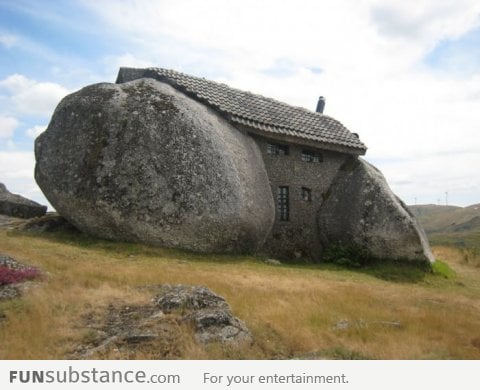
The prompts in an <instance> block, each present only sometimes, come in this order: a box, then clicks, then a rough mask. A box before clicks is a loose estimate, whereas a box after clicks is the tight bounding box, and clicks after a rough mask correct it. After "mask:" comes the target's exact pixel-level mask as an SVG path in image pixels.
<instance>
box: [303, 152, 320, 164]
mask: <svg viewBox="0 0 480 390" xmlns="http://www.w3.org/2000/svg"><path fill="white" fill-rule="evenodd" d="M302 161H305V162H314V163H318V162H322V161H323V156H322V154H321V153H319V152H314V151H312V150H302Z"/></svg>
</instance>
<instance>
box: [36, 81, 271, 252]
mask: <svg viewBox="0 0 480 390" xmlns="http://www.w3.org/2000/svg"><path fill="white" fill-rule="evenodd" d="M35 157H36V167H35V179H36V181H37V183H38V185H39V186H40V188H41V189H42V191H43V193H44V194H45V196H46V197H47V199H48V200H49V202H50V203H51V204H52V206H53V207H54V208H55V209H56V210H57V211H58V212H59V214H60V215H62V216H63V217H65V218H66V219H67V220H68V221H69V222H71V223H72V224H73V225H75V226H76V227H77V228H78V229H80V230H82V231H83V232H85V233H88V234H91V235H94V236H97V237H101V238H105V239H112V240H123V241H133V242H143V243H148V244H155V245H161V246H166V247H175V248H183V249H188V250H194V251H200V252H223V253H251V252H254V251H255V250H256V249H257V248H258V247H260V246H261V245H262V244H263V242H264V240H265V238H266V236H267V234H268V233H269V231H270V229H271V227H272V224H273V220H274V213H275V209H274V202H273V197H272V195H271V191H270V188H269V185H268V177H267V173H266V171H265V168H264V165H263V161H262V157H261V154H260V151H259V149H258V146H257V145H256V143H255V141H254V140H253V139H252V138H250V137H248V136H245V135H243V134H242V133H241V132H239V131H238V130H237V129H235V128H234V127H232V126H231V125H230V124H229V123H228V122H227V121H226V120H224V119H223V118H222V117H220V116H219V115H217V114H215V113H214V112H213V111H212V110H211V109H209V108H207V107H205V106H204V105H202V104H200V103H198V102H196V101H194V100H192V99H191V98H189V97H187V96H186V95H184V94H183V93H181V92H178V91H177V90H175V89H174V88H172V87H170V86H169V85H167V84H165V83H162V82H159V81H157V80H153V79H138V80H135V81H131V82H127V83H123V84H107V83H102V84H96V85H91V86H88V87H85V88H83V89H81V90H80V91H78V92H75V93H73V94H71V95H69V96H67V97H66V98H64V99H63V100H62V101H61V102H60V104H59V105H58V107H57V108H56V110H55V113H54V115H53V117H52V119H51V122H50V124H49V126H48V128H47V130H46V131H45V132H44V133H42V134H41V135H40V136H39V137H38V138H37V139H36V141H35Z"/></svg>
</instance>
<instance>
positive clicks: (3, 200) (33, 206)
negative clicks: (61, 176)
mask: <svg viewBox="0 0 480 390" xmlns="http://www.w3.org/2000/svg"><path fill="white" fill-rule="evenodd" d="M46 212H47V206H42V205H41V204H38V203H37V202H34V201H33V200H30V199H27V198H24V197H23V196H21V195H17V194H12V193H11V192H10V191H8V190H7V187H5V185H4V184H2V183H0V214H3V215H9V216H11V217H17V218H33V217H41V216H42V215H45V213H46Z"/></svg>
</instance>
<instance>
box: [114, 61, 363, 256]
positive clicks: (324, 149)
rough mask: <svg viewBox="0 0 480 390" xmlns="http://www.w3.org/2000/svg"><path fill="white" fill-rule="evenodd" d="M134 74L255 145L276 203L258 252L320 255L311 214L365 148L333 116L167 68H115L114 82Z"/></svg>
mask: <svg viewBox="0 0 480 390" xmlns="http://www.w3.org/2000/svg"><path fill="white" fill-rule="evenodd" d="M139 78H154V79H156V80H159V81H162V82H165V83H167V84H169V85H170V86H172V87H174V88H175V89H177V90H179V91H180V92H182V93H185V94H186V95H188V96H189V97H191V98H193V99H195V100H197V101H199V102H201V103H203V104H205V105H207V106H208V107H210V108H211V109H213V110H215V111H216V112H217V113H218V114H220V115H221V116H222V117H224V118H225V119H227V120H228V121H229V122H230V123H231V124H232V125H234V126H235V127H236V128H237V129H238V131H240V132H242V133H243V134H245V135H248V136H251V137H252V138H253V139H254V140H255V141H256V142H257V144H258V146H259V148H260V151H261V153H262V156H263V161H264V164H265V168H266V171H267V174H268V179H269V181H270V187H271V190H272V196H273V199H274V201H275V202H276V216H275V222H274V224H273V227H272V230H271V232H270V235H269V237H268V238H267V240H266V242H265V247H264V249H263V250H264V251H265V252H266V253H268V254H270V255H273V256H278V257H307V258H316V257H318V254H319V253H321V248H320V243H319V240H318V234H319V233H318V231H317V230H318V227H317V223H316V214H317V211H318V209H319V207H320V205H321V204H322V201H323V199H324V198H325V196H326V194H327V192H328V190H329V188H330V186H331V184H332V181H333V179H334V177H335V176H336V174H337V172H338V171H339V169H340V167H341V166H342V165H343V164H344V163H345V162H346V161H347V160H348V159H349V158H351V157H357V156H359V155H364V154H365V152H366V150H367V148H366V146H365V145H364V144H363V143H362V142H361V141H360V139H359V137H358V135H357V134H355V133H351V132H350V131H349V130H348V129H347V128H346V127H345V126H344V125H342V123H340V122H339V121H338V120H336V119H334V118H331V117H329V116H327V115H324V114H323V107H324V100H323V97H321V98H320V99H319V102H318V105H317V112H313V111H309V110H306V109H304V108H301V107H294V106H291V105H288V104H285V103H282V102H279V101H277V100H274V99H270V98H267V97H264V96H261V95H257V94H252V93H250V92H246V91H241V90H239V89H235V88H231V87H229V86H227V85H225V84H220V83H217V82H214V81H210V80H206V79H204V78H198V77H194V76H190V75H186V74H183V73H180V72H177V71H173V70H167V69H160V68H155V69H132V68H121V69H120V71H119V74H118V77H117V81H116V82H117V83H125V82H128V81H132V80H136V79H139Z"/></svg>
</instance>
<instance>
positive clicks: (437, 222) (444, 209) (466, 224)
mask: <svg viewBox="0 0 480 390" xmlns="http://www.w3.org/2000/svg"><path fill="white" fill-rule="evenodd" d="M409 208H410V209H411V210H412V212H413V213H414V214H415V215H416V216H417V218H418V219H419V221H420V223H421V224H422V226H423V227H424V229H425V232H426V233H427V235H428V238H429V240H430V243H431V244H432V245H449V246H454V247H457V248H459V249H460V250H461V251H462V255H463V256H464V257H465V258H466V259H467V260H468V259H470V260H471V261H474V262H476V264H478V265H480V260H478V259H480V204H474V205H471V206H468V207H457V206H437V205H419V206H409ZM475 258H476V259H477V260H475Z"/></svg>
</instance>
